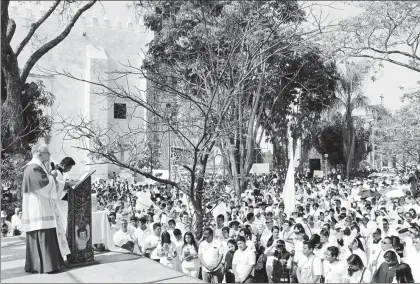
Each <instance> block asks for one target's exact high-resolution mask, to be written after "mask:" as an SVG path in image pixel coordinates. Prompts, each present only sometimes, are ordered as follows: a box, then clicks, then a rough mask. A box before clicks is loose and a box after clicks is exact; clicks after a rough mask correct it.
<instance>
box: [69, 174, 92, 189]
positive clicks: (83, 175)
mask: <svg viewBox="0 0 420 284" xmlns="http://www.w3.org/2000/svg"><path fill="white" fill-rule="evenodd" d="M94 172H96V170H93V171H87V172H84V173H83V174H82V175H81V176H80V177H79V178H78V181H77V183H76V184H75V185H74V186H73V188H77V187H78V186H79V185H81V184H82V183H83V182H84V181H85V180H86V179H87V178H89V177H90V176H91V175H93V173H94Z"/></svg>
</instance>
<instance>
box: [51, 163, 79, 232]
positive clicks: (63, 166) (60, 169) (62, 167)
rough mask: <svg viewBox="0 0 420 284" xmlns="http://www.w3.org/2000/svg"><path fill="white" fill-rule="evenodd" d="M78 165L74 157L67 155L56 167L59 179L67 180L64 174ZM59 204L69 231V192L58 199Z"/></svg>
mask: <svg viewBox="0 0 420 284" xmlns="http://www.w3.org/2000/svg"><path fill="white" fill-rule="evenodd" d="M74 165H76V162H75V161H74V160H73V158H71V157H65V158H64V159H62V160H61V162H60V164H59V165H57V166H56V167H55V170H54V171H53V173H54V172H57V180H59V181H62V182H65V179H64V174H65V173H68V172H69V171H71V169H72V168H73V166H74ZM56 203H57V206H58V210H60V213H61V215H62V216H63V218H61V220H62V221H63V226H64V229H65V230H66V232H67V219H68V218H67V216H68V212H69V211H68V210H69V205H68V193H67V192H65V193H63V194H62V195H61V198H60V200H57V201H56Z"/></svg>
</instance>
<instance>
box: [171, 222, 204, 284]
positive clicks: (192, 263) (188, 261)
mask: <svg viewBox="0 0 420 284" xmlns="http://www.w3.org/2000/svg"><path fill="white" fill-rule="evenodd" d="M177 230H178V229H177ZM180 260H181V262H182V264H181V267H182V272H183V273H185V274H187V275H189V276H191V277H194V278H198V273H199V271H200V260H199V259H198V245H197V242H196V241H195V238H194V235H193V234H192V233H191V232H186V233H185V235H184V244H183V246H182V250H181V255H180Z"/></svg>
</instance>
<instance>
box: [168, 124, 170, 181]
mask: <svg viewBox="0 0 420 284" xmlns="http://www.w3.org/2000/svg"><path fill="white" fill-rule="evenodd" d="M168 147H169V149H168V153H169V155H168V161H169V178H168V179H169V180H171V130H169V143H168Z"/></svg>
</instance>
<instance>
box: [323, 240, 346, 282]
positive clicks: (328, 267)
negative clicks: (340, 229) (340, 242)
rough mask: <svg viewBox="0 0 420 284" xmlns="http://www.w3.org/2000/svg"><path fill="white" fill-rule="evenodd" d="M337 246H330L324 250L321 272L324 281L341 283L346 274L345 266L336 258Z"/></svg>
mask: <svg viewBox="0 0 420 284" xmlns="http://www.w3.org/2000/svg"><path fill="white" fill-rule="evenodd" d="M338 253H339V250H338V247H335V246H330V247H328V248H327V249H326V250H325V252H324V255H325V256H324V263H323V269H322V271H323V272H322V273H323V275H324V283H342V282H343V279H344V277H345V276H346V274H347V271H346V267H345V266H344V264H343V262H342V261H339V260H338V259H337V258H338Z"/></svg>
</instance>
